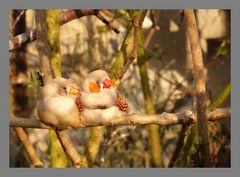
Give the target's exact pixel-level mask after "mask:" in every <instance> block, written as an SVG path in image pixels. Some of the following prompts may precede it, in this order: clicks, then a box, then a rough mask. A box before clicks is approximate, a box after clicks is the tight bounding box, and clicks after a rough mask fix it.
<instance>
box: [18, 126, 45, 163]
mask: <svg viewBox="0 0 240 177" xmlns="http://www.w3.org/2000/svg"><path fill="white" fill-rule="evenodd" d="M14 130H15V131H16V133H17V136H18V137H19V139H20V140H21V142H22V144H23V146H24V148H25V150H26V153H27V155H28V157H29V158H30V159H31V161H32V164H33V166H34V167H35V168H42V167H43V163H42V162H41V160H40V158H39V157H38V154H37V152H36V151H35V149H34V147H33V145H32V144H31V142H30V141H29V139H28V136H27V135H26V133H25V131H24V130H23V128H21V127H14Z"/></svg>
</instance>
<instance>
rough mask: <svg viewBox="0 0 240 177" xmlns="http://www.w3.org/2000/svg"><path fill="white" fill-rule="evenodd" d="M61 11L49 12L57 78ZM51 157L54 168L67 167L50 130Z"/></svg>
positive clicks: (48, 33) (53, 65)
mask: <svg viewBox="0 0 240 177" xmlns="http://www.w3.org/2000/svg"><path fill="white" fill-rule="evenodd" d="M59 15H60V10H47V12H46V24H47V39H48V43H49V46H50V53H51V54H50V61H51V67H52V70H53V74H54V76H55V77H60V76H61V50H60V22H59ZM49 138H50V156H51V163H52V167H53V168H64V167H67V156H66V154H65V152H64V150H63V148H62V145H61V143H60V141H59V139H58V138H57V135H56V132H55V131H54V130H50V132H49Z"/></svg>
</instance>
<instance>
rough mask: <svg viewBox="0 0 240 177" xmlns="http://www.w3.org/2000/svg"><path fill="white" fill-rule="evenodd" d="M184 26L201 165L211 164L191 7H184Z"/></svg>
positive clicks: (200, 63)
mask: <svg viewBox="0 0 240 177" xmlns="http://www.w3.org/2000/svg"><path fill="white" fill-rule="evenodd" d="M184 15H185V18H186V27H187V31H188V38H189V42H190V47H191V53H192V62H193V78H194V81H195V93H196V98H197V118H198V124H197V126H198V137H199V144H201V145H203V146H201V148H200V154H201V161H202V163H203V166H205V167H210V166H211V158H210V149H209V141H208V127H207V113H206V109H207V99H206V98H207V97H206V81H205V77H204V65H203V57H202V51H201V46H200V40H199V35H198V28H197V23H196V19H195V15H194V11H193V10H192V9H185V10H184Z"/></svg>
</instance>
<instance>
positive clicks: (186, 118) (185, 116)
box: [10, 108, 231, 129]
mask: <svg viewBox="0 0 240 177" xmlns="http://www.w3.org/2000/svg"><path fill="white" fill-rule="evenodd" d="M230 116H231V109H230V108H216V109H214V110H212V111H211V112H209V113H208V114H207V120H208V121H216V120H220V119H226V118H230ZM196 121H197V118H196V113H193V112H192V111H187V112H183V113H175V114H173V113H165V112H164V113H162V114H155V115H147V114H127V115H124V116H122V117H119V118H114V119H111V120H99V119H96V121H94V122H93V121H91V122H87V121H85V122H84V121H82V122H81V123H80V124H79V125H77V126H76V127H75V128H84V127H96V126H112V125H146V124H157V125H174V124H188V123H196ZM10 126H11V127H24V128H41V129H52V127H50V126H48V125H45V124H43V123H42V122H40V121H39V120H37V119H26V118H17V117H13V118H11V119H10Z"/></svg>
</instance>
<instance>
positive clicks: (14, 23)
mask: <svg viewBox="0 0 240 177" xmlns="http://www.w3.org/2000/svg"><path fill="white" fill-rule="evenodd" d="M25 12H26V9H23V10H21V12H20V13H19V15H18V16H17V18H16V19H15V21H14V22H13V25H12V31H15V30H16V26H17V24H18V23H19V22H20V20H21V19H22V18H23V17H24V14H25Z"/></svg>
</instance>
